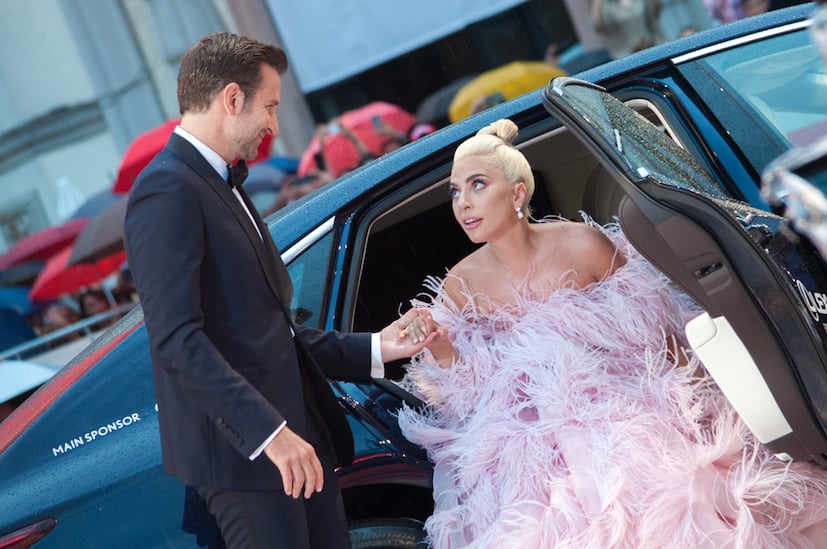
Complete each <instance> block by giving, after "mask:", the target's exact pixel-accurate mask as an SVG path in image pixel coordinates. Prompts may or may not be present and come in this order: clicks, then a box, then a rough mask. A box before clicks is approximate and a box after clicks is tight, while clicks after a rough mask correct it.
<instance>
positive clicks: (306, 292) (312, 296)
mask: <svg viewBox="0 0 827 549" xmlns="http://www.w3.org/2000/svg"><path fill="white" fill-rule="evenodd" d="M332 244H333V232H332V231H330V232H327V233H326V234H325V235H324V236H322V237H321V238H319V239H318V240H316V241H315V242H314V243H312V244H311V245H310V246H309V247H307V248H306V249H305V250H304V251H302V252H301V253H300V254H298V255H297V256H296V257H295V258H293V259H292V260H291V261H290V263H289V264H288V265H287V272H288V273H289V274H290V280H291V281H292V282H293V300H292V302H291V303H290V313H291V315H292V316H293V320H294V321H295V322H296V324H305V325H307V326H314V327H316V328H321V327H322V312H323V311H322V302H323V299H324V292H325V288H326V287H327V275H328V272H329V271H330V253H331V246H332Z"/></svg>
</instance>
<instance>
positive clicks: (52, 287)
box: [29, 246, 126, 301]
mask: <svg viewBox="0 0 827 549" xmlns="http://www.w3.org/2000/svg"><path fill="white" fill-rule="evenodd" d="M72 248H73V247H72V246H67V247H66V248H64V249H63V250H62V251H61V252H60V253H58V254H56V255H55V256H53V257H52V258H51V259H49V261H47V262H46V266H45V267H44V268H43V270H42V271H41V272H40V274H39V275H38V276H37V279H36V280H35V281H34V284H33V285H32V289H31V291H30V292H29V298H30V299H31V300H32V301H37V300H45V299H57V298H59V297H61V296H63V295H66V294H70V293H74V292H76V291H78V290H80V289H82V288H86V287H89V286H92V285H94V284H97V283H99V282H100V281H101V280H103V279H104V278H106V277H107V276H109V275H110V274H112V273H114V272H116V271H117V270H118V269H120V268H121V265H123V263H124V261H126V252H124V251H120V252H116V253H114V254H112V255H110V256H107V257H104V258H103V259H101V260H100V261H97V262H95V263H80V264H78V265H69V257H70V256H71V255H72Z"/></svg>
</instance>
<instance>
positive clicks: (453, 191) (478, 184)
mask: <svg viewBox="0 0 827 549" xmlns="http://www.w3.org/2000/svg"><path fill="white" fill-rule="evenodd" d="M468 185H469V186H470V187H471V190H472V191H479V190H481V189H483V188H485V181H483V180H482V179H474V180H472V181H471V182H470V183H469V184H468ZM448 194H449V195H450V197H451V198H459V195H460V189H459V185H451V186H450V187H448Z"/></svg>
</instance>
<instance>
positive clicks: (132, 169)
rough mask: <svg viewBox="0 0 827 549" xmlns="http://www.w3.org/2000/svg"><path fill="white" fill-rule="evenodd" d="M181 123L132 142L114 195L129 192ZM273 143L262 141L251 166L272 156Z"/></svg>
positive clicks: (167, 124)
mask: <svg viewBox="0 0 827 549" xmlns="http://www.w3.org/2000/svg"><path fill="white" fill-rule="evenodd" d="M180 121H181V119H180V118H171V119H169V120H167V121H165V122H163V123H162V124H160V125H158V126H156V127H154V128H152V129H151V130H149V131H146V132H144V133H142V134H139V135H138V137H136V138H135V139H133V140H132V142H131V143H130V144H129V146H128V147H127V148H126V152H124V155H123V158H122V159H121V165H120V167H119V168H118V176H117V177H116V178H115V184H114V186H113V187H112V192H113V193H116V194H123V193H128V192H129V189H131V188H132V185H133V184H134V183H135V179H136V178H137V177H138V174H139V173H141V170H143V169H144V168H145V167H146V165H147V164H149V162H150V161H151V160H152V159H153V158H155V155H156V154H158V153H159V152H161V149H163V148H164V145H166V144H167V141H168V140H169V136H170V134H172V131H173V130H174V129H175V126H177V125H178V123H179V122H180ZM272 141H273V136H271V135H268V136H266V137H265V138H264V139H263V140H262V142H261V145H260V146H259V148H258V157H256V159H255V160H253V161H252V162H250V164H253V163H255V162H258V161H260V160H263V159H264V158H267V157H268V156H270V145H271V143H272Z"/></svg>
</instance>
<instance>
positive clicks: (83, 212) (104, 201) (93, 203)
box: [69, 189, 120, 219]
mask: <svg viewBox="0 0 827 549" xmlns="http://www.w3.org/2000/svg"><path fill="white" fill-rule="evenodd" d="M118 198H120V197H119V195H117V194H115V193H113V192H112V190H111V189H104V190H102V191H100V192H97V193H95V194H93V195H92V196H90V197H89V198H87V199H86V202H84V203H83V204H81V205H80V207H79V208H78V209H77V210H75V211H74V212H73V213H72V215H71V216H69V219H80V218H81V217H87V218H88V217H95V216H96V215H98V214H99V213H101V212H102V211H103V210H104V209H105V208H106V207H107V206H109V205H110V204H112V203H113V202H115V201H116V200H117V199H118Z"/></svg>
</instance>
